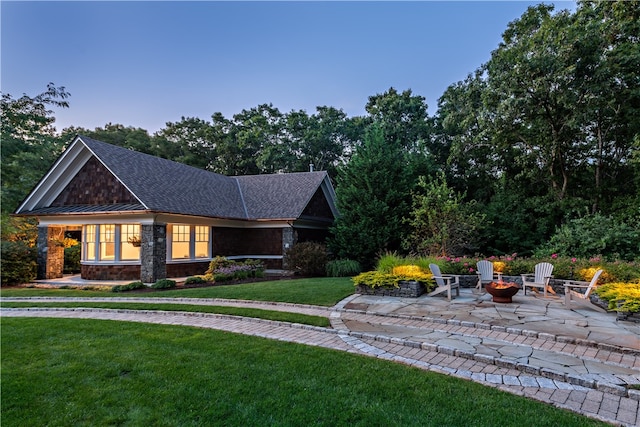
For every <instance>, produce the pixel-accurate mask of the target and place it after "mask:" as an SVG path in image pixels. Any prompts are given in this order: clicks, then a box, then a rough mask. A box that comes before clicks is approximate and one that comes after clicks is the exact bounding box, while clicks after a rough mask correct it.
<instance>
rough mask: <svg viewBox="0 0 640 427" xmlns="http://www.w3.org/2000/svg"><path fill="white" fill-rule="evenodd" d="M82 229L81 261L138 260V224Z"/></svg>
mask: <svg viewBox="0 0 640 427" xmlns="http://www.w3.org/2000/svg"><path fill="white" fill-rule="evenodd" d="M82 228H83V233H82V260H83V261H92V262H95V261H108V262H110V263H117V262H120V261H123V262H130V261H139V260H140V243H141V241H140V239H141V235H140V224H86V225H84V226H83V227H82Z"/></svg>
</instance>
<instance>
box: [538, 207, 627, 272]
mask: <svg viewBox="0 0 640 427" xmlns="http://www.w3.org/2000/svg"><path fill="white" fill-rule="evenodd" d="M537 253H538V255H541V256H544V255H547V256H548V255H550V254H553V253H556V254H559V255H564V256H570V255H571V256H575V257H578V258H580V257H581V258H590V257H594V256H603V257H605V258H607V259H609V260H614V259H622V260H627V261H630V260H633V259H635V258H636V257H638V255H639V254H640V228H637V227H632V226H629V225H627V224H625V223H623V222H619V221H617V220H615V219H613V218H612V217H610V216H604V215H601V214H599V213H596V214H594V215H586V216H584V217H582V218H577V219H573V220H571V221H569V222H567V223H565V224H563V225H562V226H561V227H560V228H559V229H557V230H556V233H555V234H554V235H553V236H551V239H550V240H549V242H548V243H547V244H546V245H544V246H542V247H541V248H540V249H539V250H538V251H537Z"/></svg>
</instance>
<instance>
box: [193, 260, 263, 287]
mask: <svg viewBox="0 0 640 427" xmlns="http://www.w3.org/2000/svg"><path fill="white" fill-rule="evenodd" d="M263 273H264V265H263V264H262V262H260V261H259V260H251V259H247V260H245V261H242V262H240V261H235V260H231V259H227V258H225V257H221V256H217V257H215V258H214V259H212V260H211V262H210V263H209V268H208V269H207V271H206V272H205V274H204V276H203V279H204V280H206V281H208V282H224V281H229V280H235V279H247V278H249V277H262V275H263Z"/></svg>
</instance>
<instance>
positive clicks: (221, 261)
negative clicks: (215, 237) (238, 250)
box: [204, 256, 235, 275]
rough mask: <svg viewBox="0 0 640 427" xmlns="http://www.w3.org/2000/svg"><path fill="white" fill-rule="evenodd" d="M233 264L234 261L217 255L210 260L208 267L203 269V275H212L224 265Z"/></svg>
mask: <svg viewBox="0 0 640 427" xmlns="http://www.w3.org/2000/svg"><path fill="white" fill-rule="evenodd" d="M233 264H235V261H233V260H230V259H227V258H225V257H222V256H217V257H215V258H214V259H212V260H211V262H210V263H209V268H208V269H207V271H205V273H204V274H205V275H212V274H213V273H214V272H215V271H216V270H218V269H220V268H224V267H229V266H230V265H233Z"/></svg>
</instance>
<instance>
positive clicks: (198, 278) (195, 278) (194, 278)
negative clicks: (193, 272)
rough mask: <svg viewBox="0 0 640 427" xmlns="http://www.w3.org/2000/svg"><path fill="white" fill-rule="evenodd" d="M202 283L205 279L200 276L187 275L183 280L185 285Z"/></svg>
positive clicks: (205, 281)
mask: <svg viewBox="0 0 640 427" xmlns="http://www.w3.org/2000/svg"><path fill="white" fill-rule="evenodd" d="M202 283H207V280H206V279H205V278H204V277H202V276H191V277H187V279H186V280H185V281H184V284H185V285H199V284H202Z"/></svg>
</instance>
